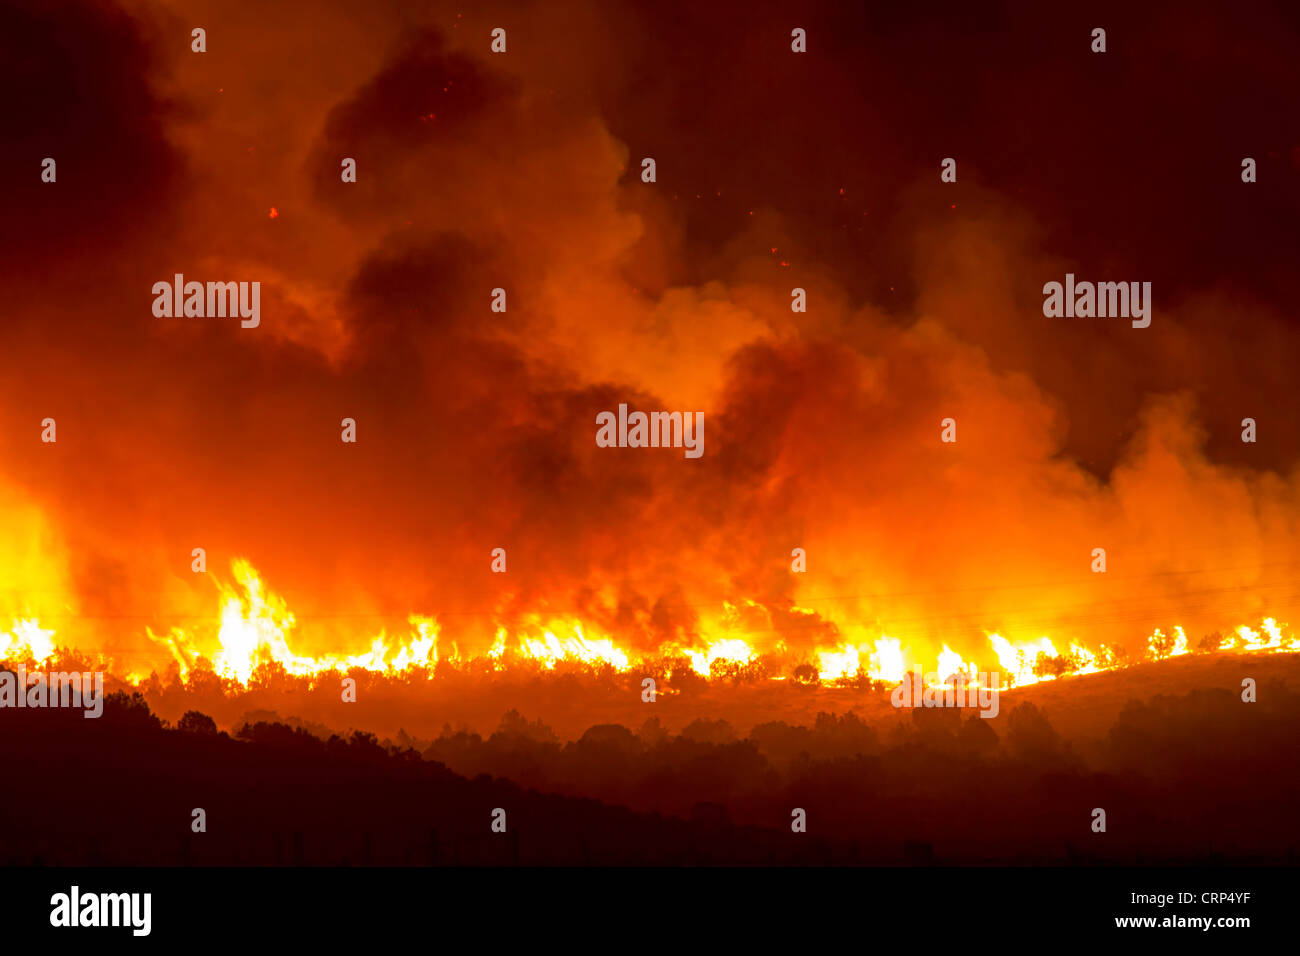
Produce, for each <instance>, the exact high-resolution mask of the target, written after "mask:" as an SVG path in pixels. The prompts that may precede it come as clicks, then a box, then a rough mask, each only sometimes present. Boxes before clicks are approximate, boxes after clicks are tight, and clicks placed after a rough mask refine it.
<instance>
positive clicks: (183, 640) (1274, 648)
mask: <svg viewBox="0 0 1300 956" xmlns="http://www.w3.org/2000/svg"><path fill="white" fill-rule="evenodd" d="M231 571H232V575H233V582H231V583H226V582H223V581H221V580H219V579H218V580H217V588H218V591H219V595H220V607H219V612H218V616H217V626H216V648H215V650H213V651H212V652H211V654H210V656H209V655H205V654H204V653H202V652H201V651H200V650H199V648H198V646H197V643H198V642H197V641H196V640H195V639H194V638H193V637H192V636H191V635H190V634H188V633H187V632H186V631H184V630H182V629H181V628H172V629H171V630H170V631H169V632H168V633H166V634H163V635H158V634H155V633H153V631H151V630H148V629H146V635H147V636H148V637H149V638H150V639H151V640H153V641H155V642H157V643H159V644H161V645H163V646H165V647H167V648H168V649H169V650H170V651H171V653H172V655H173V656H174V657H175V659H176V662H177V665H178V668H179V673H180V677H181V680H182V681H187V680H188V679H189V678H190V676H191V675H192V673H193V672H194V671H195V670H196V669H198V668H202V667H207V668H209V669H210V670H211V671H212V672H213V673H215V674H217V675H218V676H220V677H222V678H225V679H226V680H228V681H231V682H233V683H235V684H238V685H241V686H247V685H248V684H249V683H250V681H252V680H254V678H255V675H256V673H257V671H258V670H259V668H261V667H263V666H271V667H275V668H279V669H281V670H283V672H284V673H287V674H290V675H294V676H305V677H311V676H314V675H318V674H322V673H327V672H347V671H350V670H354V669H362V670H366V671H371V672H374V673H383V674H394V675H395V674H412V673H423V674H424V675H425V676H427V677H429V678H433V677H434V676H435V673H436V671H437V668H438V665H439V664H440V662H446V663H448V664H451V665H461V664H468V663H470V662H471V661H470V660H466V659H463V658H462V656H461V654H460V650H459V648H458V647H457V645H456V644H455V643H453V642H447V645H446V646H443V647H440V645H439V637H440V628H439V624H438V621H437V620H436V618H433V617H429V616H424V615H418V614H412V615H410V617H409V618H408V619H407V620H408V625H409V627H410V632H409V634H408V635H407V636H406V639H405V640H396V639H390V638H389V636H388V635H387V634H386V633H384V632H382V631H381V632H380V633H379V634H378V635H375V636H373V637H371V638H370V642H369V645H368V647H366V648H365V649H364V650H361V651H359V652H358V653H356V654H352V655H346V656H336V655H324V656H319V657H313V656H309V655H304V654H300V653H296V652H295V651H294V650H293V647H292V644H291V642H292V639H293V637H294V632H295V629H296V627H297V620H296V619H295V617H294V615H293V613H292V612H291V611H290V610H289V608H288V606H287V605H286V603H285V601H284V600H283V599H282V598H281V597H279V596H278V595H276V594H273V593H271V592H270V591H269V590H268V589H267V588H266V586H265V585H264V583H263V582H262V579H261V577H260V576H259V575H258V573H257V571H256V570H255V569H254V568H253V566H252V565H251V564H250V563H249V562H248V561H246V560H243V559H237V560H235V561H233V562H232V563H231ZM755 609H758V610H761V605H759V604H757V603H756V602H741V606H737V605H732V604H726V605H724V608H723V613H722V616H721V617H720V618H719V619H718V621H717V622H716V629H717V630H719V631H721V632H723V633H722V634H719V635H717V636H714V637H712V638H704V639H702V640H700V642H699V643H698V644H697V645H695V646H691V647H671V648H668V649H667V650H666V651H662V650H661V652H660V653H659V655H658V657H657V659H658V660H660V661H662V660H664V659H673V660H677V661H679V662H683V663H682V665H681V666H689V668H690V670H692V671H693V672H694V673H695V674H697V675H699V676H701V677H704V678H718V677H719V676H721V675H733V676H734V675H735V674H736V673H737V672H738V670H737V669H739V668H750V669H751V670H750V671H749V673H751V674H754V675H758V676H760V677H767V678H771V679H784V678H785V677H786V674H784V673H777V672H773V669H772V668H771V667H767V666H765V662H770V660H771V655H765V654H763V653H760V651H759V650H758V649H757V648H756V647H755V646H754V645H753V644H752V643H750V641H748V640H746V639H745V638H744V637H740V636H735V632H736V631H743V630H744V628H745V627H746V623H745V622H746V618H745V613H746V612H752V611H753V610H755ZM792 613H795V614H805V615H811V614H812V612H810V611H806V610H805V609H802V608H793V609H792ZM723 635H725V636H723ZM54 637H55V632H54V630H52V629H49V628H46V627H43V626H41V624H40V623H39V622H38V620H37V619H36V618H34V617H26V618H22V619H15V620H14V621H13V623H12V625H11V626H10V628H9V629H8V630H5V631H0V661H34V662H36V663H38V664H39V663H43V662H47V661H49V660H50V659H51V658H52V657H53V656H54V655H55V654H56V651H57V647H56V644H55V642H54ZM988 641H989V644H990V645H991V649H992V652H993V655H994V656H995V657H996V660H997V665H998V668H999V669H1000V679H999V683H1000V686H1001V689H1007V688H1011V687H1024V686H1028V685H1031V684H1036V683H1038V682H1040V681H1045V680H1054V679H1056V678H1059V677H1063V676H1068V675H1076V674H1090V673H1097V672H1100V671H1105V670H1113V669H1116V668H1118V667H1122V666H1125V665H1126V664H1129V663H1136V662H1137V660H1129V659H1127V658H1125V657H1124V656H1123V654H1122V652H1121V651H1119V650H1118V649H1117V648H1113V647H1109V646H1106V645H1102V646H1101V647H1100V648H1099V649H1098V650H1097V651H1093V650H1090V649H1089V648H1087V647H1084V646H1082V645H1080V644H1077V643H1070V644H1069V645H1068V650H1067V651H1065V652H1064V653H1062V652H1060V651H1058V650H1057V645H1056V644H1055V643H1054V642H1053V641H1052V640H1051V639H1050V638H1048V637H1046V636H1042V637H1039V638H1038V639H1037V640H1031V641H1022V642H1018V643H1017V642H1013V641H1011V640H1009V639H1008V638H1006V637H1004V636H1003V635H1001V634H998V633H989V634H988ZM778 649H779V650H780V651H782V652H786V653H788V648H785V646H784V643H783V642H778ZM1143 650H1144V653H1143V655H1142V657H1141V658H1140V659H1145V660H1163V659H1165V658H1170V657H1178V656H1182V655H1185V654H1189V653H1191V652H1192V649H1191V648H1190V647H1189V642H1188V638H1187V635H1186V633H1185V632H1184V630H1183V628H1182V627H1181V626H1173V627H1171V628H1169V629H1168V630H1165V629H1162V628H1156V629H1154V630H1153V631H1152V633H1151V635H1150V636H1149V637H1148V638H1147V639H1146V641H1145V646H1144V648H1143ZM1197 650H1198V651H1216V650H1224V651H1235V652H1243V651H1248V652H1294V651H1300V637H1298V636H1296V635H1291V634H1288V633H1287V632H1286V629H1285V625H1281V624H1279V623H1278V622H1277V621H1276V620H1275V619H1274V618H1271V617H1270V618H1265V619H1264V620H1263V622H1262V623H1261V625H1260V626H1259V628H1253V627H1250V626H1249V625H1241V626H1240V627H1238V628H1237V629H1236V630H1235V631H1233V632H1230V633H1229V635H1228V636H1227V637H1226V638H1224V637H1220V636H1219V635H1218V634H1215V635H1210V636H1209V637H1207V638H1205V639H1204V640H1203V641H1202V642H1201V645H1199V646H1198V648H1197ZM815 659H816V663H815V664H813V665H812V666H811V672H812V673H814V674H815V679H816V680H818V681H820V682H821V683H823V684H837V683H840V682H844V681H850V682H852V681H860V680H863V679H866V680H870V681H872V682H879V683H883V684H886V685H892V684H897V683H898V682H900V681H901V680H903V678H904V676H905V675H906V673H907V672H908V671H914V672H917V673H922V674H927V675H932V678H933V677H937V682H938V685H939V686H942V685H943V684H945V683H948V682H952V681H956V682H957V683H958V684H966V685H972V684H976V683H979V682H980V681H981V680H982V676H981V673H980V670H979V666H978V665H977V663H976V662H975V661H971V660H966V659H964V658H963V657H962V655H961V654H959V653H958V652H957V651H955V650H953V649H952V648H951V647H949V646H948V645H947V644H943V645H942V650H941V651H940V652H939V654H938V656H937V660H936V662H935V664H934V666H932V667H931V666H926V664H927V663H928V662H926V661H924V660H922V659H920V658H918V657H917V655H916V654H913V653H910V652H907V651H905V649H904V648H903V646H902V643H901V642H900V641H899V640H897V639H895V638H891V637H889V636H888V635H884V634H882V635H881V636H880V637H878V638H875V639H874V640H871V641H867V640H859V641H841V642H839V643H836V644H834V645H832V646H829V647H826V648H822V649H818V650H817V651H816V652H815ZM481 660H483V661H485V662H486V665H487V666H488V667H490V668H491V669H494V670H495V669H502V668H505V667H508V666H512V665H514V664H516V663H519V662H530V663H531V664H532V665H533V666H537V667H540V668H542V669H543V670H553V669H555V668H556V667H557V666H558V665H559V664H561V663H562V662H571V663H574V664H577V665H581V666H585V667H600V668H611V669H613V670H614V671H618V672H626V671H629V670H631V669H632V668H634V667H637V666H649V663H651V662H649V661H648V659H646V658H644V657H640V656H638V655H635V654H633V653H631V652H629V651H628V650H626V649H625V648H622V647H620V646H619V645H618V643H617V642H616V641H615V639H614V638H613V637H612V636H611V635H596V634H593V633H591V631H590V628H589V627H588V626H586V625H585V624H584V623H583V622H582V621H580V620H577V619H573V618H562V617H557V618H545V617H543V616H541V615H532V616H529V617H525V618H523V619H521V620H515V621H513V622H512V625H511V626H510V627H506V626H499V627H498V628H497V630H496V634H495V639H494V641H493V643H492V645H491V647H490V649H489V650H488V651H487V653H486V655H484V657H483V658H481ZM126 675H127V679H128V680H129V681H130V682H132V683H137V684H138V683H140V682H141V681H142V680H144V679H145V678H144V677H143V676H142V675H140V674H137V673H134V672H131V671H127V672H126ZM795 676H796V677H798V676H799V672H798V669H796V671H795ZM932 682H934V681H933V679H932Z"/></svg>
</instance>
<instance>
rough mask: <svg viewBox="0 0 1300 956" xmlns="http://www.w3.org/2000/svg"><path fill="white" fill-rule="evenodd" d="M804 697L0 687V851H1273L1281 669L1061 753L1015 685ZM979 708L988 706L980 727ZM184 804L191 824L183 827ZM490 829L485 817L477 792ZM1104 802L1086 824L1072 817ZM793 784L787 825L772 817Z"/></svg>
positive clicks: (1280, 833) (399, 858)
mask: <svg viewBox="0 0 1300 956" xmlns="http://www.w3.org/2000/svg"><path fill="white" fill-rule="evenodd" d="M898 716H899V715H898V714H893V715H891V719H890V720H888V721H884V722H868V721H864V720H862V719H860V718H858V717H857V716H855V715H853V714H848V715H842V716H837V715H832V714H822V715H819V716H818V718H817V719H816V720H815V721H814V722H812V724H811V726H800V725H791V724H787V723H785V722H784V721H768V722H766V723H763V724H759V725H757V726H754V727H753V728H751V729H750V730H749V731H748V732H747V734H744V735H742V734H740V733H738V732H737V731H736V730H735V729H734V728H732V727H731V726H730V725H728V724H727V723H726V722H725V721H718V720H698V721H695V722H693V723H692V724H690V725H688V726H687V727H686V728H684V729H683V730H682V732H681V733H679V734H676V735H673V734H669V733H666V732H665V731H664V730H663V729H662V728H661V727H660V726H659V725H658V723H657V721H654V720H651V721H647V722H646V723H645V724H644V725H643V726H641V727H640V728H639V729H638V730H636V731H633V730H630V729H628V728H626V727H622V726H619V725H612V724H607V725H601V726H596V727H592V728H591V729H590V730H588V731H587V733H585V734H583V735H582V737H581V738H580V739H578V740H575V741H570V742H561V741H560V740H559V739H558V738H557V737H556V736H555V735H554V734H553V733H551V732H550V731H549V729H548V728H546V727H545V726H544V725H542V724H541V723H540V722H535V721H534V722H531V723H530V722H529V721H527V720H525V719H523V718H522V717H521V716H520V715H519V714H517V713H514V712H511V713H510V714H507V716H506V719H505V720H503V721H502V722H501V727H500V728H499V729H498V731H497V732H496V733H494V734H491V735H489V736H487V737H486V738H485V737H482V736H480V735H478V734H472V733H465V732H457V731H452V730H450V729H448V731H447V732H446V733H444V734H443V735H442V736H441V737H439V738H437V739H436V740H435V741H433V742H432V743H431V744H428V745H426V746H424V747H422V749H423V753H421V752H418V751H416V750H413V749H410V748H399V747H396V746H393V745H391V744H390V745H382V744H380V743H379V742H378V741H377V740H376V739H375V738H374V737H373V736H371V735H368V734H364V733H353V734H351V735H350V736H349V737H348V738H346V739H344V738H343V737H340V736H333V737H330V738H329V739H327V740H326V739H321V738H319V737H316V736H312V735H311V734H310V733H308V732H307V731H305V730H303V729H301V728H298V729H294V728H291V727H289V726H286V725H284V724H281V723H277V722H256V723H253V724H251V725H245V726H243V727H241V728H240V729H239V730H238V732H237V733H236V734H235V735H234V736H231V735H228V734H226V733H220V732H218V731H217V728H216V726H215V724H214V723H213V722H212V721H211V720H210V719H209V718H207V717H205V716H203V715H201V714H198V713H190V714H187V715H186V716H185V718H184V719H182V720H181V721H179V722H178V724H179V725H178V726H177V727H170V726H167V725H166V724H165V723H164V722H163V721H161V720H159V719H158V718H157V717H156V716H154V715H153V714H152V713H151V712H150V710H149V708H148V706H147V705H146V703H145V702H144V700H143V698H141V697H139V696H138V695H137V696H133V697H128V696H126V695H124V694H116V695H111V696H110V697H109V699H108V700H107V701H106V703H105V711H104V716H103V717H102V718H101V719H98V720H87V719H84V718H83V717H82V715H81V713H80V712H79V711H68V710H3V711H0V761H2V763H0V765H2V766H4V767H5V768H6V769H7V771H8V772H7V773H6V774H5V780H4V786H3V787H2V788H0V821H2V823H3V826H4V833H5V839H4V840H3V841H2V842H0V863H2V864H5V865H30V864H55V865H59V864H63V865H67V864H90V865H99V864H128V865H130V864H155V865H156V864H196V865H214V864H215V865H223V864H255V865H261V864H271V865H274V864H286V865H292V864H304V865H339V864H342V865H369V864H375V865H378V864H396V865H430V864H433V865H465V864H486V865H511V864H522V865H528V864H599V863H606V864H666V865H689V864H722V863H735V864H765V863H782V864H817V863H886V864H893V863H930V862H938V863H1093V862H1095V863H1134V862H1137V863H1179V862H1201V863H1206V862H1208V863H1220V862H1223V863H1255V862H1272V863H1288V862H1295V861H1296V859H1297V852H1296V851H1297V847H1298V846H1300V823H1298V822H1297V816H1296V814H1295V812H1294V808H1295V806H1296V805H1297V804H1298V802H1300V735H1298V734H1297V733H1296V730H1297V728H1298V727H1300V695H1297V694H1296V693H1294V692H1293V691H1291V690H1290V689H1289V688H1288V687H1287V686H1286V685H1285V684H1283V683H1280V682H1278V683H1269V684H1262V685H1261V686H1260V693H1259V701H1258V702H1257V703H1245V702H1243V701H1242V700H1241V697H1240V694H1239V693H1237V692H1234V691H1230V690H1227V689H1224V688H1222V687H1219V688H1203V689H1199V690H1192V691H1189V692H1188V693H1185V694H1181V695H1166V694H1160V695H1156V696H1154V697H1151V698H1148V699H1146V700H1144V701H1138V700H1130V701H1129V702H1128V703H1127V704H1126V705H1124V706H1123V707H1122V709H1121V710H1120V712H1119V714H1118V717H1117V718H1116V720H1115V722H1114V723H1113V724H1112V725H1111V726H1110V729H1109V733H1108V734H1107V735H1106V736H1105V737H1104V740H1103V741H1102V742H1100V743H1095V744H1094V745H1093V746H1092V747H1091V748H1090V750H1089V752H1088V753H1086V754H1085V753H1081V752H1080V750H1079V749H1078V748H1076V747H1075V745H1074V744H1073V743H1072V742H1071V741H1070V740H1069V739H1067V738H1065V737H1063V736H1062V735H1061V734H1059V733H1058V732H1057V730H1056V729H1055V728H1054V727H1053V725H1052V723H1051V720H1050V714H1048V713H1046V712H1044V711H1043V710H1041V709H1040V708H1038V707H1037V706H1035V705H1034V704H1032V703H1029V702H1022V703H1020V704H1017V705H1013V706H1009V707H1008V709H1007V711H1005V712H1004V713H1003V714H1002V715H1001V716H1000V717H999V718H998V720H996V721H985V720H982V719H981V718H979V717H978V716H974V715H972V714H971V713H970V712H966V713H962V712H959V711H956V710H918V711H915V712H912V713H911V714H910V715H908V717H907V718H906V719H904V720H899V719H897V718H898ZM995 727H996V729H994V728H995ZM196 809H202V810H203V811H204V816H205V818H206V832H203V833H196V832H194V831H193V829H192V820H193V818H194V813H193V812H194V811H195V810H196ZM498 809H499V810H503V811H504V813H505V832H504V833H499V832H493V830H492V821H493V816H494V812H495V811H497V810H498ZM1097 809H1102V810H1104V811H1105V817H1106V829H1105V831H1104V832H1098V831H1096V830H1094V828H1093V822H1094V819H1096V814H1095V811H1096V810H1097ZM796 810H802V811H803V814H804V816H806V820H807V827H806V831H807V832H792V829H791V820H792V818H793V816H795V815H796V814H795V811H796Z"/></svg>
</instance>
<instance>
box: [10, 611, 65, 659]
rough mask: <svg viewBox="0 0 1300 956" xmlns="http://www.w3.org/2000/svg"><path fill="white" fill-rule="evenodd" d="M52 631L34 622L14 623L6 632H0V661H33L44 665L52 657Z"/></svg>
mask: <svg viewBox="0 0 1300 956" xmlns="http://www.w3.org/2000/svg"><path fill="white" fill-rule="evenodd" d="M53 638H54V631H51V630H48V629H47V628H43V627H41V626H40V624H38V623H37V622H36V621H34V620H24V621H14V623H13V627H11V628H10V629H9V630H8V631H0V661H26V660H34V661H36V662H37V663H38V664H44V663H45V662H46V661H48V660H49V659H50V658H51V657H52V656H53V655H54V640H53Z"/></svg>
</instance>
